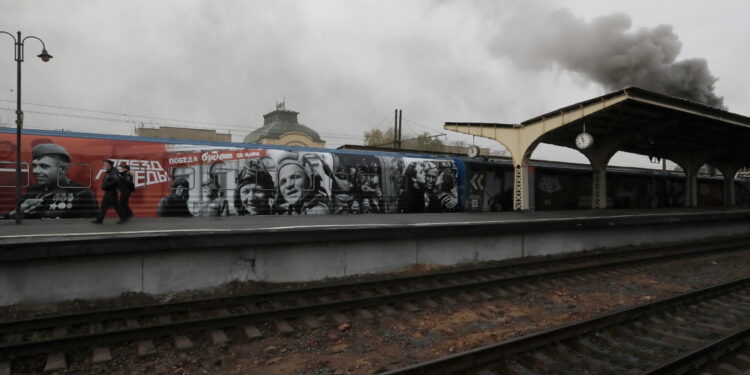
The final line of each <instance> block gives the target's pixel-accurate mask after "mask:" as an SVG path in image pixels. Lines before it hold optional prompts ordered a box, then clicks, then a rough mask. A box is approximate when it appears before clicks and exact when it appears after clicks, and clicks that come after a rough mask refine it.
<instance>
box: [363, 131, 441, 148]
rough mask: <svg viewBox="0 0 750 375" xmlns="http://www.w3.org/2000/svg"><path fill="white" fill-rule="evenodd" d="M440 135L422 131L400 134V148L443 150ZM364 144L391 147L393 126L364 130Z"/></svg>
mask: <svg viewBox="0 0 750 375" xmlns="http://www.w3.org/2000/svg"><path fill="white" fill-rule="evenodd" d="M441 136H442V135H431V134H430V133H428V132H422V133H420V134H417V135H416V136H415V135H412V134H402V135H401V148H403V149H408V150H419V151H438V152H440V151H443V145H444V143H443V141H442V140H441V139H440V137H441ZM364 143H365V146H372V147H384V148H393V128H392V127H391V128H388V129H386V130H385V131H382V130H380V129H372V130H370V131H366V132H365V134H364Z"/></svg>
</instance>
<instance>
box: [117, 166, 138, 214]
mask: <svg viewBox="0 0 750 375" xmlns="http://www.w3.org/2000/svg"><path fill="white" fill-rule="evenodd" d="M118 169H119V173H120V179H119V181H118V183H117V191H118V192H119V194H120V209H121V210H122V213H123V214H125V220H130V219H132V218H133V216H135V215H134V214H133V210H131V209H130V194H132V193H133V192H135V183H133V174H132V173H130V166H129V165H127V164H126V163H120V167H119V168H118Z"/></svg>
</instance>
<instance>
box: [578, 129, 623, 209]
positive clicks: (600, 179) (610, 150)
mask: <svg viewBox="0 0 750 375" xmlns="http://www.w3.org/2000/svg"><path fill="white" fill-rule="evenodd" d="M610 139H611V140H609V141H605V143H604V144H601V145H596V144H595V145H594V148H592V149H587V150H582V151H581V152H582V153H583V154H584V155H585V156H586V158H588V159H589V163H591V170H592V172H593V175H592V176H591V208H607V165H608V164H609V159H612V156H613V155H614V154H615V153H616V152H617V148H618V147H619V145H620V142H621V140H620V139H619V138H618V137H612V138H610Z"/></svg>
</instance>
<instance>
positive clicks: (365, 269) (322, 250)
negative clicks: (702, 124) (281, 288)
mask: <svg viewBox="0 0 750 375" xmlns="http://www.w3.org/2000/svg"><path fill="white" fill-rule="evenodd" d="M749 219H750V209H729V208H727V209H721V208H720V209H670V210H592V211H561V212H526V213H514V212H506V213H482V214H476V213H475V214H466V213H456V214H407V215H348V216H320V217H309V216H308V217H305V216H269V217H257V216H256V217H225V218H185V219H182V218H170V219H139V218H136V219H135V220H133V221H131V222H129V223H126V224H116V223H115V221H114V220H110V221H108V222H105V224H104V225H96V224H92V223H89V222H88V221H87V220H41V221H32V220H28V221H24V223H23V224H22V225H15V224H14V223H13V222H12V221H10V222H0V305H7V304H13V303H25V302H41V301H61V300H69V299H73V298H98V297H113V296H116V295H118V294H120V293H123V292H143V293H150V294H161V293H170V292H177V291H184V290H190V289H203V288H210V287H214V286H218V285H221V284H223V283H226V282H230V281H264V282H297V281H313V280H320V279H325V278H332V277H344V276H351V275H356V274H371V273H382V272H391V271H394V270H397V269H400V268H403V267H407V266H412V265H415V264H435V265H456V264H462V263H469V262H480V261H493V260H502V259H508V258H517V257H524V256H532V255H546V254H556V253H562V252H571V251H581V250H591V249H597V248H607V247H621V246H631V245H645V244H658V243H672V242H681V241H692V240H699V239H705V238H710V237H719V236H730V235H741V234H747V233H750V220H749Z"/></svg>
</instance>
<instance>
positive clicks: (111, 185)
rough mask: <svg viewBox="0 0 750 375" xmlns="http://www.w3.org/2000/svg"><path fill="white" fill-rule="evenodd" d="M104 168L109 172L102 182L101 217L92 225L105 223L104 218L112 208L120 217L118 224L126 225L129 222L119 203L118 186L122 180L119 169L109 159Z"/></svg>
mask: <svg viewBox="0 0 750 375" xmlns="http://www.w3.org/2000/svg"><path fill="white" fill-rule="evenodd" d="M102 168H103V169H106V170H107V172H106V176H105V177H104V179H103V180H102V190H104V198H102V207H101V208H100V209H99V216H97V218H96V220H94V221H92V223H96V224H101V223H102V222H104V216H105V215H107V211H109V208H110V207H112V208H114V209H115V211H116V212H117V215H119V216H120V220H119V221H118V223H124V222H126V221H128V220H127V218H126V216H125V214H124V213H123V212H122V209H121V208H120V202H118V201H117V185H118V181H119V180H120V178H119V173H117V169H115V162H113V161H112V160H109V159H107V160H105V161H104V164H103V165H102Z"/></svg>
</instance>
